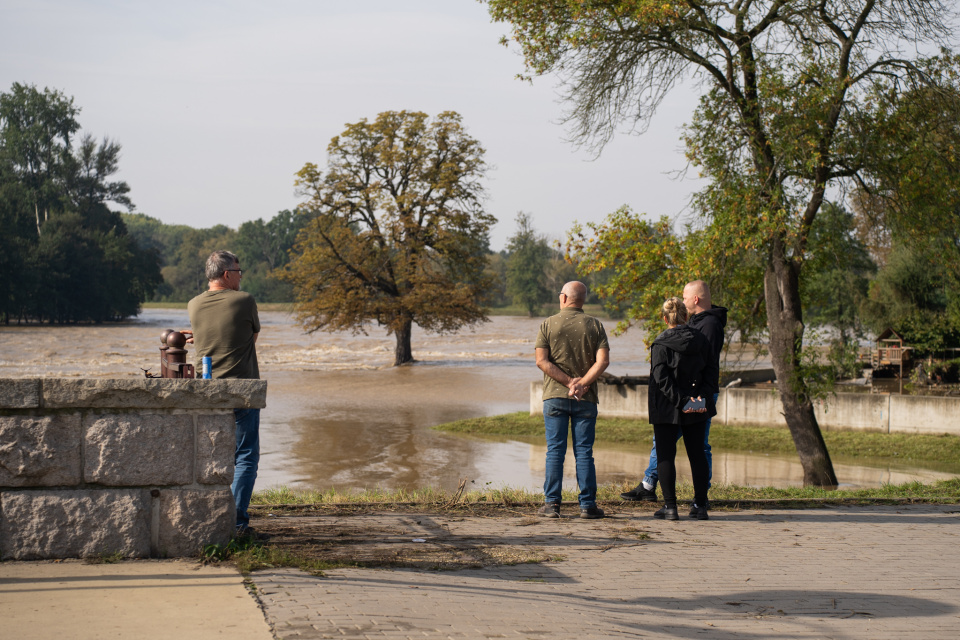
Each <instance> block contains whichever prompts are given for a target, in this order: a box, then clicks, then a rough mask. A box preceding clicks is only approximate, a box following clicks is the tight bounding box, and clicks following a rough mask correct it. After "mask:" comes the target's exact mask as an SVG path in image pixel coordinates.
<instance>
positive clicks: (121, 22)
mask: <svg viewBox="0 0 960 640" xmlns="http://www.w3.org/2000/svg"><path fill="white" fill-rule="evenodd" d="M0 15H2V20H0V91H9V89H10V86H11V84H12V83H13V82H21V83H27V84H35V85H37V87H39V88H43V87H51V88H56V89H59V90H61V91H63V92H64V93H65V94H67V95H69V96H73V97H74V99H75V104H76V105H77V106H79V107H81V108H82V111H81V113H80V116H79V121H80V124H81V125H82V126H83V130H84V131H87V132H90V133H92V134H93V135H94V136H96V137H98V138H99V137H102V136H105V135H106V136H109V137H111V138H112V139H115V140H116V141H118V142H119V143H120V144H121V145H122V146H123V156H122V159H121V163H120V167H121V172H120V174H119V177H120V178H121V179H123V180H126V181H127V182H128V183H129V185H130V187H131V194H130V195H131V197H132V199H133V201H134V202H135V203H136V205H137V211H139V212H142V213H146V214H148V215H150V216H153V217H156V218H159V219H160V220H162V221H164V222H167V223H174V224H189V225H192V226H195V227H207V226H212V225H214V224H218V223H222V224H226V225H228V226H231V227H234V228H236V227H237V226H239V225H240V224H241V223H242V222H244V221H247V220H252V219H255V218H264V219H269V218H271V217H272V216H273V215H274V214H276V212H277V211H279V210H282V209H286V208H292V207H294V206H295V205H296V204H297V201H298V199H297V197H296V195H295V194H294V189H293V180H294V173H295V172H296V171H297V170H299V169H300V168H301V167H302V166H303V164H304V163H305V162H314V163H316V164H317V165H319V166H321V167H323V166H325V164H326V160H327V158H326V147H327V144H328V143H329V141H330V138H332V137H333V136H335V135H337V134H339V133H340V132H342V131H343V128H344V125H345V124H346V123H348V122H356V121H358V120H359V119H361V118H364V117H365V118H368V119H371V120H372V119H373V118H375V117H376V115H377V114H378V113H380V112H382V111H390V110H402V109H408V110H419V111H425V112H426V113H428V114H430V115H431V116H432V115H436V114H437V113H439V112H440V111H445V110H453V111H457V112H459V113H460V114H461V115H462V116H463V119H464V124H465V125H466V127H467V130H468V132H469V133H470V134H471V135H472V136H474V137H475V138H477V139H478V140H479V141H480V142H481V144H482V145H483V146H484V147H485V148H486V150H487V155H486V160H487V162H488V163H489V164H490V165H491V167H492V168H491V170H490V171H489V172H488V174H487V181H486V185H487V196H488V198H487V201H486V207H487V211H488V212H490V213H492V214H493V215H494V216H496V217H497V218H498V219H499V221H500V222H499V223H498V224H497V226H496V227H495V228H494V230H493V233H492V238H491V245H492V247H493V248H494V249H500V248H502V247H503V245H504V243H505V241H506V238H507V237H508V236H509V235H510V234H511V233H512V232H513V230H514V228H515V223H514V218H515V216H516V214H517V212H518V211H525V212H528V213H530V214H531V215H532V216H533V218H534V222H535V225H536V227H537V228H538V229H539V230H540V231H541V232H543V233H546V234H547V235H549V236H551V237H554V238H560V237H562V236H563V234H564V233H565V232H566V230H567V229H569V228H570V226H571V224H572V223H573V222H574V220H579V221H581V222H588V221H599V220H602V219H603V218H604V217H605V216H606V215H607V214H609V213H611V212H613V211H614V210H615V209H617V208H618V207H619V206H621V205H624V204H626V205H630V206H631V207H633V208H634V209H635V210H636V211H640V212H644V213H647V214H649V215H651V216H655V217H658V216H660V215H668V216H671V217H675V216H677V215H679V214H680V213H681V212H682V211H683V210H684V208H685V206H686V205H687V203H688V200H689V196H690V194H691V193H692V191H693V190H694V189H695V188H696V185H697V182H696V181H695V180H693V179H690V178H688V179H684V180H676V179H675V178H674V177H673V176H672V175H671V174H672V172H676V171H679V170H683V169H684V168H685V167H686V163H685V160H684V157H683V154H682V151H681V143H680V141H679V135H680V132H679V127H680V125H681V124H683V123H684V122H685V121H686V120H687V119H688V118H689V116H690V114H691V111H692V108H693V106H694V99H693V98H692V96H691V93H690V92H689V91H687V90H685V89H683V88H681V89H680V90H677V91H675V92H674V94H672V95H671V96H670V99H669V100H668V101H667V102H665V103H664V105H663V107H662V109H661V113H660V114H659V115H658V116H657V118H656V119H655V120H654V121H653V124H652V126H651V128H650V130H649V131H648V132H647V133H646V134H644V135H642V136H633V135H628V134H626V133H625V134H623V135H620V136H618V137H617V138H616V139H615V140H614V141H613V142H612V143H611V144H610V145H608V146H607V148H606V149H605V150H604V152H603V154H602V155H601V157H600V158H599V159H596V160H594V159H592V156H591V154H590V153H589V152H588V151H587V150H578V149H576V148H575V147H574V146H573V145H572V144H570V143H569V142H566V141H565V140H564V138H565V136H566V133H567V132H566V131H565V129H564V128H563V127H562V126H561V125H560V124H558V121H559V119H560V116H561V114H562V107H561V106H560V105H559V104H558V102H557V83H556V81H555V79H552V78H541V79H538V80H536V81H535V82H534V84H533V86H531V85H529V84H527V83H525V82H522V81H519V80H516V79H515V75H516V74H517V73H518V72H521V71H523V61H522V59H521V58H520V57H519V55H518V53H517V50H516V48H515V47H513V48H510V49H507V48H504V47H503V46H501V45H500V44H498V40H499V38H500V36H501V35H504V34H506V33H507V31H508V29H507V26H506V25H503V24H493V23H491V22H490V19H489V17H488V14H487V12H486V7H485V5H481V4H480V3H479V2H477V1H476V0H433V1H430V0H404V1H402V2H399V1H397V0H392V1H386V0H385V1H374V0H365V1H364V2H347V1H345V0H337V1H334V0H313V1H309V0H302V1H301V0H290V1H287V0H276V1H275V2H270V3H267V2H247V1H245V0H239V1H237V0H235V1H231V2H226V1H222V2H212V1H207V0H194V1H192V2H181V1H179V0H175V1H168V2H163V3H155V2H150V3H147V2H139V1H134V0H113V1H110V0H100V1H96V0H73V1H67V0H60V1H57V0H53V1H45V0H28V1H21V0H0Z"/></svg>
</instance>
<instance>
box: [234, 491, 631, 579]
mask: <svg viewBox="0 0 960 640" xmlns="http://www.w3.org/2000/svg"><path fill="white" fill-rule="evenodd" d="M438 511H439V512H429V513H428V512H424V511H423V506H422V505H421V506H420V507H419V510H417V511H414V510H413V509H409V510H408V509H406V508H403V507H399V508H398V509H397V510H395V511H390V512H382V511H381V512H372V511H371V510H370V509H369V508H364V507H334V506H331V507H311V508H309V509H284V510H282V511H281V510H279V509H269V510H257V511H256V512H253V513H252V514H251V515H252V516H253V518H252V520H251V525H252V526H253V527H254V529H255V530H256V532H257V534H258V535H259V536H260V537H261V538H263V539H264V540H263V541H262V545H263V547H264V548H265V549H268V550H269V551H270V553H271V556H272V557H273V558H277V557H288V558H289V559H290V563H291V564H297V563H299V564H300V565H303V564H307V563H309V564H311V565H312V566H315V567H318V568H325V567H336V566H359V567H412V568H418V569H432V570H456V569H466V568H481V567H488V566H494V565H516V564H524V563H541V562H559V561H562V560H563V559H564V557H565V551H566V549H568V548H569V546H570V545H571V544H577V545H582V544H583V543H584V542H588V544H589V546H591V547H593V548H595V549H597V550H600V551H603V550H606V549H609V548H612V547H614V546H617V545H620V544H624V543H630V544H637V543H638V541H644V540H646V539H648V538H649V534H648V533H647V532H646V530H644V529H643V528H638V527H636V526H635V525H634V523H628V522H626V521H624V520H623V519H617V518H606V519H604V520H593V521H585V520H581V519H580V518H579V517H571V515H572V514H569V515H567V517H564V518H560V519H547V518H536V517H532V516H531V515H530V510H529V508H522V509H521V508H515V507H509V506H502V505H496V506H494V505H490V506H484V507H483V508H482V509H477V508H475V507H470V508H443V509H439V510H438ZM577 513H579V512H578V511H577ZM588 532H589V535H588V536H586V538H585V534H587V533H588Z"/></svg>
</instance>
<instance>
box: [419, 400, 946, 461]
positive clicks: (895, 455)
mask: <svg viewBox="0 0 960 640" xmlns="http://www.w3.org/2000/svg"><path fill="white" fill-rule="evenodd" d="M434 428H435V429H437V430H440V431H449V432H452V433H464V434H475V435H503V436H518V437H540V436H542V435H543V418H541V417H540V416H531V415H529V414H527V413H525V412H519V413H510V414H506V415H500V416H493V417H490V418H471V419H469V420H458V421H457V422H449V423H446V424H442V425H439V426H437V427H434ZM652 437H653V427H652V426H651V425H650V424H648V423H647V422H644V421H640V420H629V419H618V418H598V419H597V441H598V442H601V443H602V442H610V443H637V442H650V439H651V438H652ZM823 439H824V440H825V441H826V443H827V449H828V450H829V451H830V453H831V455H834V456H844V457H850V458H873V459H877V458H889V459H891V460H901V461H908V462H938V463H952V464H957V463H960V437H958V436H950V435H939V436H937V435H919V434H905V433H872V432H865V431H824V432H823ZM710 445H711V446H712V447H714V448H715V449H723V450H727V451H757V452H763V453H786V454H793V453H796V447H794V444H793V439H792V438H791V437H790V432H789V431H788V430H787V429H784V428H779V427H742V426H736V425H722V424H714V425H713V426H712V427H711V428H710Z"/></svg>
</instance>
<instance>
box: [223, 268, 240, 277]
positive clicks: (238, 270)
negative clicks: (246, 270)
mask: <svg viewBox="0 0 960 640" xmlns="http://www.w3.org/2000/svg"><path fill="white" fill-rule="evenodd" d="M224 271H236V272H237V273H239V274H240V275H241V276H242V275H243V269H224Z"/></svg>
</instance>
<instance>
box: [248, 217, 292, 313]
mask: <svg viewBox="0 0 960 640" xmlns="http://www.w3.org/2000/svg"><path fill="white" fill-rule="evenodd" d="M306 222H307V220H306V216H298V215H296V214H295V213H294V212H293V211H290V210H284V211H280V212H278V213H277V215H275V216H274V217H273V218H271V219H270V220H268V221H266V222H264V221H263V218H258V219H256V220H251V221H249V222H244V223H243V224H241V225H240V227H239V228H238V229H237V241H236V252H237V255H239V256H241V257H242V259H243V265H244V268H243V289H244V291H249V292H250V293H252V294H253V295H254V297H256V298H257V300H261V301H263V302H293V300H294V291H293V286H292V285H291V284H290V282H288V281H286V280H284V279H283V278H282V277H281V276H282V273H283V268H284V267H285V266H286V265H287V263H288V262H289V261H290V255H289V254H290V249H292V248H293V245H294V243H295V242H296V239H297V234H298V233H299V232H300V229H302V228H303V225H304V224H305V223H306Z"/></svg>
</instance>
